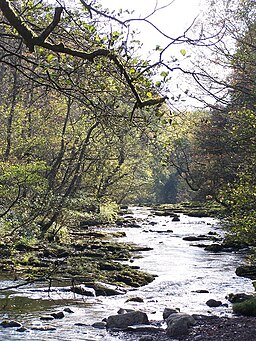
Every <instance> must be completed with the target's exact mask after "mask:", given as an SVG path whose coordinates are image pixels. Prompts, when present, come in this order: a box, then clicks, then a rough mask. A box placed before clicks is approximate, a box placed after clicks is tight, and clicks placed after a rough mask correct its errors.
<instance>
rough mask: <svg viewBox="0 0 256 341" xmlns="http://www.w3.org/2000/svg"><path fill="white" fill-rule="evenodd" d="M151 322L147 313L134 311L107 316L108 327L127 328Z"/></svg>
mask: <svg viewBox="0 0 256 341" xmlns="http://www.w3.org/2000/svg"><path fill="white" fill-rule="evenodd" d="M137 324H149V320H148V317H147V314H145V313H143V312H141V311H134V312H130V313H125V314H119V315H112V316H109V317H108V318H107V328H109V329H120V330H125V329H127V327H128V326H134V325H137Z"/></svg>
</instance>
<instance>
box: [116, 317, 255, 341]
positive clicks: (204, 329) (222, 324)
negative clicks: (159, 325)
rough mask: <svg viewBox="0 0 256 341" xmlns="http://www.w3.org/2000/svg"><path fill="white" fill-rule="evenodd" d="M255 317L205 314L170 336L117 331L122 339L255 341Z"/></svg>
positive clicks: (140, 340) (159, 333) (160, 333)
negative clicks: (185, 331)
mask: <svg viewBox="0 0 256 341" xmlns="http://www.w3.org/2000/svg"><path fill="white" fill-rule="evenodd" d="M255 330H256V318H255V317H244V316H239V317H232V318H227V317H217V316H205V317H204V318H203V319H201V320H198V321H197V322H196V325H195V326H193V327H191V328H190V329H189V333H188V334H187V335H185V336H180V337H178V338H177V337H175V338H170V337H169V336H167V335H166V333H165V331H162V332H159V331H158V332H154V333H152V332H151V333H149V332H146V333H145V332H137V333H134V332H128V333H127V332H126V333H121V334H120V333H119V336H120V338H121V339H122V340H124V341H170V340H179V341H255V340H256V336H255Z"/></svg>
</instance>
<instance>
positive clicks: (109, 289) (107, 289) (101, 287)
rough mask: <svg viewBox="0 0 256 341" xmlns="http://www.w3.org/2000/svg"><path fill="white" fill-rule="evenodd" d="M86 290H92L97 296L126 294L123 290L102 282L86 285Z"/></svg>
mask: <svg viewBox="0 0 256 341" xmlns="http://www.w3.org/2000/svg"><path fill="white" fill-rule="evenodd" d="M86 288H92V289H93V290H94V291H95V294H96V296H115V295H123V294H125V293H126V290H124V289H123V288H120V287H117V286H115V285H111V284H106V283H101V282H95V283H94V282H88V283H86Z"/></svg>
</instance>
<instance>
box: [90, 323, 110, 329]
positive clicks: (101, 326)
mask: <svg viewBox="0 0 256 341" xmlns="http://www.w3.org/2000/svg"><path fill="white" fill-rule="evenodd" d="M106 326H107V323H106V322H104V321H101V322H95V323H93V324H92V327H93V328H97V329H105V328H106Z"/></svg>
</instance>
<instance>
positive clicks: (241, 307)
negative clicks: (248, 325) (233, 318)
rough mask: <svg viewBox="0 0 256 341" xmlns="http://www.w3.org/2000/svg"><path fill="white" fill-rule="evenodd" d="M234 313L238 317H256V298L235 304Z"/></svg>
mask: <svg viewBox="0 0 256 341" xmlns="http://www.w3.org/2000/svg"><path fill="white" fill-rule="evenodd" d="M233 312H234V313H235V314H238V315H244V316H256V297H254V298H251V299H248V300H245V301H243V302H241V303H235V304H233Z"/></svg>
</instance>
